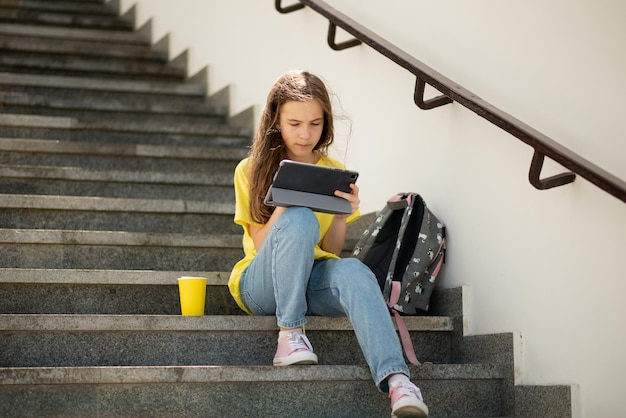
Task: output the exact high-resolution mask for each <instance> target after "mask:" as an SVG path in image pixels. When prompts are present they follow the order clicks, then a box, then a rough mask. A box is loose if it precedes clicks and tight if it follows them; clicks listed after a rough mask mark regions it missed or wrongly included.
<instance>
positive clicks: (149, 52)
mask: <svg viewBox="0 0 626 418" xmlns="http://www.w3.org/2000/svg"><path fill="white" fill-rule="evenodd" d="M17 27H18V26H17V25H10V24H0V50H2V51H12V52H22V53H31V54H42V53H47V54H64V55H76V56H94V57H96V56H97V57H111V58H129V59H136V60H139V61H141V60H147V61H155V62H161V63H163V64H164V63H166V62H167V60H168V58H169V55H168V52H167V50H166V49H159V48H152V47H151V45H150V44H148V43H145V42H144V43H131V44H122V43H119V42H116V43H114V42H112V41H111V40H110V38H108V37H105V36H104V35H105V34H107V32H108V31H99V32H98V34H99V35H100V34H101V35H100V36H98V37H96V36H94V35H92V36H91V37H90V38H91V39H89V37H87V38H86V39H85V38H79V37H77V36H75V32H69V33H68V31H67V30H66V31H65V32H62V31H60V30H59V28H42V29H38V28H37V27H34V26H31V27H26V28H22V27H20V29H21V30H14V28H17ZM28 29H30V30H28ZM85 32H87V31H84V30H83V31H82V33H85ZM109 33H110V32H109ZM122 33H124V34H125V33H126V32H122ZM68 35H69V36H68ZM72 35H74V36H72ZM68 38H69V39H68Z"/></svg>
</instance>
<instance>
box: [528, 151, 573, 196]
mask: <svg viewBox="0 0 626 418" xmlns="http://www.w3.org/2000/svg"><path fill="white" fill-rule="evenodd" d="M544 157H545V155H544V154H542V153H541V152H539V151H537V150H535V153H534V154H533V160H532V162H531V163H530V171H529V172H528V181H529V182H530V184H532V185H533V186H534V187H535V188H536V189H538V190H546V189H551V188H553V187H558V186H563V185H565V184H569V183H572V182H574V180H575V179H576V174H574V173H572V172H567V173H562V174H557V175H555V176H551V177H547V178H545V179H541V178H540V176H541V169H542V168H543V160H544Z"/></svg>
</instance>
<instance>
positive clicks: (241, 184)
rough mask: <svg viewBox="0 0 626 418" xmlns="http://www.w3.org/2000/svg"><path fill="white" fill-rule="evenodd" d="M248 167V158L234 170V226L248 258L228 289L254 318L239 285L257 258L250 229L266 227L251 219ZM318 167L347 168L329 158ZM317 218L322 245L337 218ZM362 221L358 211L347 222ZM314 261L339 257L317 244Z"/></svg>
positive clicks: (323, 215) (240, 264)
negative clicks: (240, 228)
mask: <svg viewBox="0 0 626 418" xmlns="http://www.w3.org/2000/svg"><path fill="white" fill-rule="evenodd" d="M248 163H249V158H245V159H243V160H242V161H240V162H239V164H238V165H237V168H236V169H235V200H236V204H235V223H236V224H238V225H241V227H242V228H243V252H244V255H245V256H244V258H243V259H241V260H240V261H239V262H237V264H235V266H234V267H233V270H232V272H231V274H230V279H229V280H228V288H229V290H230V293H231V295H232V296H233V298H234V299H235V301H236V302H237V305H239V307H240V308H241V309H243V310H244V311H246V312H247V313H249V314H252V312H250V310H249V309H248V308H247V307H246V306H245V305H244V303H243V302H242V300H241V293H240V291H239V281H240V280H241V274H242V273H243V271H244V270H245V269H246V268H247V267H248V265H249V264H250V262H251V261H252V260H253V259H254V257H255V256H256V249H255V248H254V242H253V241H252V236H250V231H249V230H248V225H255V226H258V227H261V226H263V225H261V224H259V223H257V222H254V221H253V220H252V216H251V215H250V178H249V170H248V166H249V164H248ZM317 165H322V166H327V167H338V168H344V165H343V164H341V163H340V162H339V161H337V160H335V159H333V158H331V157H328V156H322V157H321V158H320V159H319V161H318V162H317ZM315 216H316V217H317V220H318V222H319V224H320V237H321V239H320V242H322V241H323V239H324V236H325V235H326V232H327V231H328V228H330V224H331V223H332V221H333V216H334V215H331V214H328V213H319V212H315ZM359 217H360V213H359V211H356V212H355V213H353V214H352V215H350V216H349V217H348V218H347V219H346V223H350V222H352V221H355V220H357V219H358V218H359ZM314 258H315V259H316V260H324V259H327V258H339V257H337V256H336V255H335V254H333V253H329V252H326V251H324V250H322V248H321V247H320V245H319V243H318V244H317V245H316V246H315V251H314Z"/></svg>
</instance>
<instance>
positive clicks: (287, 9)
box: [274, 0, 304, 14]
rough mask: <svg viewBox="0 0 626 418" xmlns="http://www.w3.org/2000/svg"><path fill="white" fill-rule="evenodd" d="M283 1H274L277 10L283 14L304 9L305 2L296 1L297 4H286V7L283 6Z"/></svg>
mask: <svg viewBox="0 0 626 418" xmlns="http://www.w3.org/2000/svg"><path fill="white" fill-rule="evenodd" d="M281 3H282V1H281V0H276V1H275V2H274V7H276V10H277V11H278V12H280V13H282V14H287V13H291V12H295V11H296V10H300V9H304V4H303V3H296V4H292V5H291V6H286V7H283V6H282V5H281Z"/></svg>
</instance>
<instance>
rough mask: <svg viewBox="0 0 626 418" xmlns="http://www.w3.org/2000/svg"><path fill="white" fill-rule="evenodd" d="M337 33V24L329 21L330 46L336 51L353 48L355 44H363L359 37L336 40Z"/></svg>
mask: <svg viewBox="0 0 626 418" xmlns="http://www.w3.org/2000/svg"><path fill="white" fill-rule="evenodd" d="M336 33H337V25H336V24H335V23H333V22H328V46H330V47H331V48H332V49H334V50H335V51H341V50H342V49H348V48H352V47H353V46H358V45H361V41H359V40H358V39H350V40H349V41H344V42H341V43H337V42H335V35H336Z"/></svg>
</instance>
